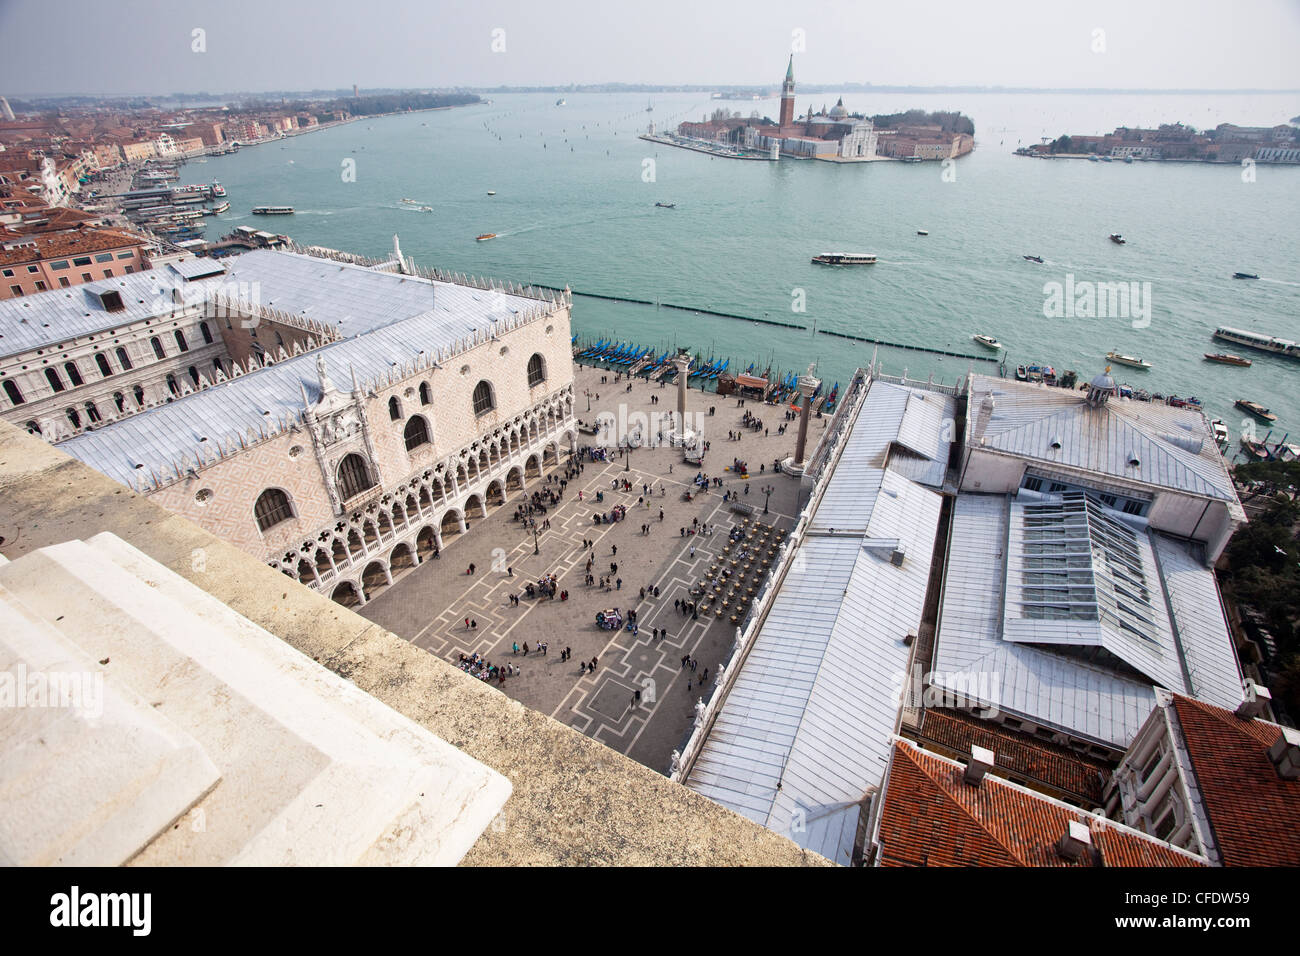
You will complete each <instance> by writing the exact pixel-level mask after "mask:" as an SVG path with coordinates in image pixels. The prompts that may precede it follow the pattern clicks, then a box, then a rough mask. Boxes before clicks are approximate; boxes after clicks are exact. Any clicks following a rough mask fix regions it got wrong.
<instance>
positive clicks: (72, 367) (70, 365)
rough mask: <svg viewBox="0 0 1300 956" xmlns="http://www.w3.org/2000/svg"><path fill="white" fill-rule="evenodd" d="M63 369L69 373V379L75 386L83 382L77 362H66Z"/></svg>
mask: <svg viewBox="0 0 1300 956" xmlns="http://www.w3.org/2000/svg"><path fill="white" fill-rule="evenodd" d="M63 371H65V372H67V373H68V381H70V382H71V383H72V387H73V388H76V387H77V386H78V385H80V384H81V372H80V370H79V369H78V368H77V363H76V362H64V363H63Z"/></svg>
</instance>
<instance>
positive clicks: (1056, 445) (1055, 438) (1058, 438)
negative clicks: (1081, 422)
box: [1052, 435, 1061, 451]
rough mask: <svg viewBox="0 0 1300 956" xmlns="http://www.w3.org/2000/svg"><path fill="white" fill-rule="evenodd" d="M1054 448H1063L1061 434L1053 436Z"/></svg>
mask: <svg viewBox="0 0 1300 956" xmlns="http://www.w3.org/2000/svg"><path fill="white" fill-rule="evenodd" d="M1052 450H1053V451H1060V450H1061V436H1059V435H1054V436H1052Z"/></svg>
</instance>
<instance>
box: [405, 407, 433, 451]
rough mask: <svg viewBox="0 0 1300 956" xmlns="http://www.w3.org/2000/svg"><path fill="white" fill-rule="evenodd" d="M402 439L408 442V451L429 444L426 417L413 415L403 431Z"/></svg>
mask: <svg viewBox="0 0 1300 956" xmlns="http://www.w3.org/2000/svg"><path fill="white" fill-rule="evenodd" d="M402 437H403V438H404V439H405V440H406V450H407V451H411V450H412V449H413V448H418V447H419V446H421V445H427V444H429V426H428V424H426V423H425V421H424V416H423V415H412V416H411V420H410V421H409V422H407V423H406V428H405V429H404V430H403V431H402Z"/></svg>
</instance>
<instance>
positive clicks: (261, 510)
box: [253, 488, 293, 531]
mask: <svg viewBox="0 0 1300 956" xmlns="http://www.w3.org/2000/svg"><path fill="white" fill-rule="evenodd" d="M253 515H254V517H256V518H257V527H258V529H259V530H261V531H265V530H267V529H268V528H271V527H273V526H275V525H277V524H279V523H280V522H281V521H288V520H289V519H290V518H292V517H293V507H292V506H291V505H290V504H289V496H288V495H286V494H285V493H284V492H283V491H281V490H280V489H279V488H267V489H266V491H264V492H262V493H261V494H260V495H258V496H257V503H256V504H254V505H253Z"/></svg>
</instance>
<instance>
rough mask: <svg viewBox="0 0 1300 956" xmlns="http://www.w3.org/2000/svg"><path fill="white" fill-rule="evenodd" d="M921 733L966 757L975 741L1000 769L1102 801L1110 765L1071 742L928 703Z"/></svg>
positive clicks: (1090, 800)
mask: <svg viewBox="0 0 1300 956" xmlns="http://www.w3.org/2000/svg"><path fill="white" fill-rule="evenodd" d="M917 737H918V738H919V739H920V740H922V741H925V742H930V743H934V744H937V745H938V746H939V747H940V748H943V749H945V750H948V751H951V752H952V753H953V754H955V755H957V756H958V757H959V758H962V759H964V758H966V757H968V756H969V755H970V748H971V745H972V744H973V745H975V746H978V747H984V748H986V749H988V750H992V751H993V752H994V753H995V754H996V755H997V769H998V772H999V774H1001V775H1004V776H1005V775H1015V776H1017V777H1023V778H1025V779H1028V780H1033V781H1036V782H1038V783H1041V784H1043V785H1045V786H1047V787H1050V788H1052V789H1053V790H1058V791H1060V792H1062V793H1067V794H1070V795H1071V796H1073V797H1076V798H1078V799H1079V800H1081V801H1084V802H1086V803H1087V804H1088V805H1089V806H1091V807H1096V806H1100V805H1101V792H1102V787H1103V786H1104V785H1105V783H1106V778H1107V775H1108V773H1109V771H1110V769H1111V767H1110V765H1109V764H1108V763H1106V762H1105V761H1104V760H1097V759H1094V758H1090V757H1083V756H1081V755H1079V754H1077V753H1075V752H1074V751H1072V750H1071V749H1070V748H1069V747H1062V746H1060V745H1058V744H1052V743H1046V742H1044V741H1041V740H1035V739H1034V738H1032V737H1027V736H1025V735H1024V734H1019V733H1016V732H1015V731H1011V730H1007V729H1006V728H1005V727H1003V726H1002V725H1001V724H998V723H996V722H994V721H990V720H980V719H979V718H978V717H975V716H973V715H971V714H968V713H965V712H964V711H960V710H951V709H949V710H939V709H934V708H931V709H927V710H926V711H925V712H924V716H923V717H922V718H921V728H920V730H918V731H917Z"/></svg>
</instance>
